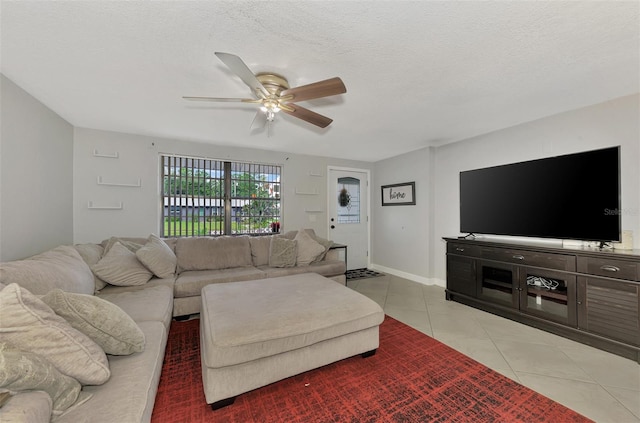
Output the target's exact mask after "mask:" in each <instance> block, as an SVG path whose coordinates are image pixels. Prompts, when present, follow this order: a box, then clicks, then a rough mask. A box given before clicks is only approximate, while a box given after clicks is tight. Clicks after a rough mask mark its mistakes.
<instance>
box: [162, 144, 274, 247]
mask: <svg viewBox="0 0 640 423" xmlns="http://www.w3.org/2000/svg"><path fill="white" fill-rule="evenodd" d="M159 156H160V157H159V161H160V178H159V179H160V234H161V236H162V237H165V238H176V237H183V236H193V237H197V236H222V235H232V236H239V235H253V236H256V235H267V234H272V233H274V232H276V233H277V232H280V230H281V228H282V223H283V222H282V220H283V219H282V218H283V216H282V210H283V198H282V192H283V189H282V173H283V166H282V165H281V164H273V163H258V162H249V161H230V160H222V159H212V158H206V157H191V156H184V155H179V154H166V153H160V155H159ZM238 188H240V192H238V191H237V190H238ZM176 217H177V219H176Z"/></svg>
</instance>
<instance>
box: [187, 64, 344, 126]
mask: <svg viewBox="0 0 640 423" xmlns="http://www.w3.org/2000/svg"><path fill="white" fill-rule="evenodd" d="M215 55H216V56H217V57H218V59H220V60H221V61H222V62H223V63H224V64H225V65H227V67H229V69H231V70H232V71H233V72H234V73H235V74H236V75H238V76H239V77H240V79H242V81H243V82H244V83H245V84H247V85H248V86H249V88H251V91H252V93H253V95H254V96H255V98H216V97H182V98H184V99H185V100H193V101H217V102H238V103H252V104H255V105H257V106H260V109H261V111H262V112H263V113H264V116H265V117H266V120H267V122H273V119H274V118H275V115H276V113H278V112H280V111H282V112H284V113H286V114H288V115H291V116H293V117H296V118H298V119H302V120H304V121H306V122H309V123H311V124H313V125H316V126H319V127H320V128H325V127H327V126H328V125H329V124H330V123H331V122H333V119H330V118H328V117H326V116H323V115H321V114H318V113H316V112H312V111H311V110H309V109H305V108H304V107H302V106H299V105H298V104H295V103H297V102H300V101H306V100H313V99H316V98H322V97H329V96H332V95H337V94H344V93H346V92H347V88H346V87H345V86H344V83H343V82H342V80H341V79H340V78H337V77H336V78H331V79H326V80H324V81H319V82H314V83H312V84H308V85H303V86H300V87H294V88H290V87H289V82H288V81H287V80H286V78H285V77H284V76H282V75H278V74H276V73H271V72H261V73H257V74H254V73H253V72H252V71H251V69H249V67H248V66H247V65H246V64H245V63H244V62H243V61H242V59H240V57H238V56H236V55H234V54H230V53H220V52H216V53H215ZM258 113H260V112H258Z"/></svg>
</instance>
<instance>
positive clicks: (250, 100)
mask: <svg viewBox="0 0 640 423" xmlns="http://www.w3.org/2000/svg"><path fill="white" fill-rule="evenodd" d="M182 98H184V99H185V100H189V101H218V102H224V103H261V102H262V100H255V99H253V98H218V97H182Z"/></svg>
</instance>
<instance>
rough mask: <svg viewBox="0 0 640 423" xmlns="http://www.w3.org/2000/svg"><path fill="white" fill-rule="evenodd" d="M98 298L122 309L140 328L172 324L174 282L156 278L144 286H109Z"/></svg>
mask: <svg viewBox="0 0 640 423" xmlns="http://www.w3.org/2000/svg"><path fill="white" fill-rule="evenodd" d="M168 282H171V283H168ZM98 297H99V298H102V299H104V300H106V301H109V302H110V303H113V304H115V305H117V306H118V307H120V308H121V309H122V310H124V312H125V313H127V314H128V315H129V316H131V318H132V319H133V320H134V321H135V322H136V323H138V326H140V323H141V322H147V321H151V322H161V323H162V324H163V325H164V326H165V327H166V328H168V327H169V325H170V324H171V316H172V313H173V280H171V281H169V280H167V279H155V278H154V279H151V280H150V281H149V282H148V283H147V284H145V285H142V286H108V287H106V288H105V289H103V290H102V291H100V294H98ZM147 343H148V342H147ZM145 348H146V347H145Z"/></svg>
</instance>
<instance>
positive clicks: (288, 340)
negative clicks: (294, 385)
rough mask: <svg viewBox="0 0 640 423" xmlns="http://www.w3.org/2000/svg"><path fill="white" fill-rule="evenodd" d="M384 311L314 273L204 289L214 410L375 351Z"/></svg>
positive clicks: (205, 356) (207, 372)
mask: <svg viewBox="0 0 640 423" xmlns="http://www.w3.org/2000/svg"><path fill="white" fill-rule="evenodd" d="M383 320H384V312H383V311H382V308H381V307H380V306H379V305H378V304H377V303H376V302H374V301H372V300H371V299H369V298H367V297H365V296H364V295H361V294H359V293H358V292H355V291H353V290H351V289H350V288H347V287H345V286H343V285H340V284H338V283H336V282H334V281H332V280H330V279H327V278H325V277H323V276H320V275H318V274H315V273H305V274H300V275H293V276H285V277H281V278H270V279H260V280H255V281H247V282H230V283H222V284H213V285H208V286H205V287H204V288H203V289H202V311H201V313H200V346H201V360H202V380H203V383H204V392H205V397H206V400H207V403H208V404H211V406H212V408H213V409H214V410H215V409H217V408H220V407H223V406H225V405H229V404H231V403H233V401H234V399H235V397H236V396H237V395H239V394H242V393H244V392H248V391H250V390H253V389H256V388H259V387H262V386H265V385H268V384H270V383H272V382H276V381H278V380H281V379H285V378H287V377H290V376H293V375H296V374H299V373H302V372H306V371H308V370H311V369H315V368H317V367H320V366H324V365H326V364H329V363H333V362H334V361H338V360H341V359H344V358H347V357H351V356H354V355H356V354H362V355H363V356H364V357H366V356H368V355H373V354H374V353H375V350H376V349H377V348H378V344H379V337H378V327H379V326H380V323H382V321H383Z"/></svg>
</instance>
